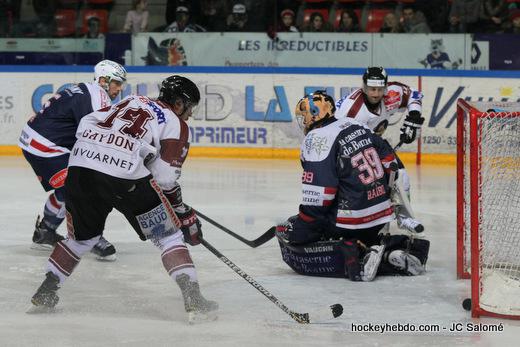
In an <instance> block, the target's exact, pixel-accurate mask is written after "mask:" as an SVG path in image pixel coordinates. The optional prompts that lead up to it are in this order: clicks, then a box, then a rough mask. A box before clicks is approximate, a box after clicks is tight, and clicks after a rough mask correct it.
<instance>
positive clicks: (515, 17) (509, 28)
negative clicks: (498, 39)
mask: <svg viewBox="0 0 520 347" xmlns="http://www.w3.org/2000/svg"><path fill="white" fill-rule="evenodd" d="M509 18H510V21H508V22H507V23H506V30H505V31H504V32H505V33H508V34H520V10H519V9H513V10H512V11H511V14H510V16H509Z"/></svg>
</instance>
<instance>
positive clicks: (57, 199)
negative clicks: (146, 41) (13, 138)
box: [18, 60, 126, 260]
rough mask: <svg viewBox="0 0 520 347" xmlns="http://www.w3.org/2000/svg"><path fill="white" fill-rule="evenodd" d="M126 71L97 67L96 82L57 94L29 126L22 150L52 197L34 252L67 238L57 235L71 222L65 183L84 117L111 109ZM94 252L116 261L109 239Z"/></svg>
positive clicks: (22, 138) (38, 228)
mask: <svg viewBox="0 0 520 347" xmlns="http://www.w3.org/2000/svg"><path fill="white" fill-rule="evenodd" d="M125 81H126V70H125V69H124V67H122V66H121V65H119V64H117V63H115V62H113V61H110V60H103V61H101V62H99V63H98V64H96V66H95V67H94V81H93V82H89V83H79V84H77V85H73V86H71V87H69V88H67V89H64V90H62V91H60V92H58V93H56V94H55V95H54V96H53V97H52V98H50V99H49V101H47V102H46V103H45V104H44V105H43V108H42V109H41V110H40V111H39V112H38V113H37V114H36V115H34V116H33V117H32V118H31V119H30V120H29V121H28V122H27V124H26V125H25V127H24V128H23V130H22V133H21V135H20V139H19V141H18V145H19V146H20V147H21V148H22V152H23V155H24V157H25V159H26V160H27V162H29V164H30V165H31V167H32V168H33V170H34V173H35V174H36V175H37V177H38V179H39V181H40V183H41V185H42V186H43V188H44V189H45V191H52V192H51V194H50V195H49V197H48V199H47V201H46V203H45V207H44V211H43V218H42V220H41V221H40V217H39V216H38V218H37V220H36V228H35V230H34V234H33V238H32V241H33V245H32V246H31V248H33V249H43V250H45V249H47V250H51V249H52V248H53V247H54V245H55V244H56V242H58V241H60V240H62V239H63V236H61V235H59V234H58V233H56V229H57V228H58V227H59V226H60V224H61V222H63V219H64V218H65V196H64V195H65V187H64V184H65V179H66V177H67V164H68V161H69V155H70V150H71V149H72V146H73V145H74V142H75V141H76V129H77V127H78V124H79V122H80V120H81V118H82V117H83V116H85V115H86V114H89V113H91V112H92V111H95V110H98V109H100V108H102V107H107V106H110V104H111V100H114V99H115V98H116V97H117V96H118V95H119V93H120V92H121V90H122V88H123V84H124V82H125ZM92 252H93V253H95V254H96V255H97V258H98V259H99V260H115V259H116V255H115V253H116V250H115V247H114V246H113V245H112V244H111V243H110V242H108V241H107V240H106V239H105V238H104V237H101V238H100V240H99V242H98V243H97V244H96V245H95V246H94V248H93V249H92Z"/></svg>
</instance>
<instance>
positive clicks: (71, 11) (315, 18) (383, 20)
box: [0, 0, 520, 38]
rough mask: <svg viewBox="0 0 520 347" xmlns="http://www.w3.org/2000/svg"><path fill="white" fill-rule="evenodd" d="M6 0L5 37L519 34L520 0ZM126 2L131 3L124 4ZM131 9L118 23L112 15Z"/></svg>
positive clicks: (1, 23) (0, 15)
mask: <svg viewBox="0 0 520 347" xmlns="http://www.w3.org/2000/svg"><path fill="white" fill-rule="evenodd" d="M31 2H32V7H33V10H34V11H33V12H34V14H35V18H25V17H26V16H24V13H23V11H22V8H21V1H20V0H0V37H87V38H100V37H103V33H106V32H128V33H138V32H204V31H212V32H226V31H227V32H266V33H268V35H270V36H271V37H274V36H276V34H277V33H279V32H353V33H354V32H381V33H430V32H435V33H520V0H395V1H392V0H366V1H356V0H155V1H153V5H154V6H155V7H154V8H162V9H163V11H162V13H164V16H161V17H157V16H150V15H149V12H150V11H149V9H148V7H149V5H150V4H151V3H152V0H31ZM118 2H119V6H114V5H117V4H118ZM123 5H124V6H123ZM121 11H124V12H125V13H122V15H124V18H125V20H124V23H122V24H121V25H120V26H119V27H113V25H109V23H110V22H109V18H110V16H115V15H118V14H120V13H118V12H121Z"/></svg>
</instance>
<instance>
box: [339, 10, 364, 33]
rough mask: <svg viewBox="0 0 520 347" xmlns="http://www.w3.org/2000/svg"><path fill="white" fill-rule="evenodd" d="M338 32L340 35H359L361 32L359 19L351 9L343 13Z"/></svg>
mask: <svg viewBox="0 0 520 347" xmlns="http://www.w3.org/2000/svg"><path fill="white" fill-rule="evenodd" d="M336 31H337V32H340V33H358V32H360V31H361V29H360V28H359V19H358V17H357V15H356V12H354V11H353V10H351V9H346V10H344V11H343V12H342V13H341V19H340V20H339V24H338V27H337V28H336Z"/></svg>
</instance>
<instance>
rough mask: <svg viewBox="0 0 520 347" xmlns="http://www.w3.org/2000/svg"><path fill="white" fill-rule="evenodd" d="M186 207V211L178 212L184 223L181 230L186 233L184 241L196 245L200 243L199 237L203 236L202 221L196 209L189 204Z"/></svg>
mask: <svg viewBox="0 0 520 347" xmlns="http://www.w3.org/2000/svg"><path fill="white" fill-rule="evenodd" d="M186 207H187V209H186V212H183V213H177V217H179V219H180V221H181V223H182V226H181V230H182V233H183V234H184V242H186V243H188V244H190V245H192V246H196V245H198V244H199V243H200V240H199V237H201V236H202V229H201V225H200V221H199V219H198V218H197V215H196V214H195V211H193V209H192V208H191V207H189V206H186Z"/></svg>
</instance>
